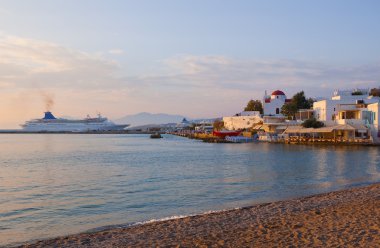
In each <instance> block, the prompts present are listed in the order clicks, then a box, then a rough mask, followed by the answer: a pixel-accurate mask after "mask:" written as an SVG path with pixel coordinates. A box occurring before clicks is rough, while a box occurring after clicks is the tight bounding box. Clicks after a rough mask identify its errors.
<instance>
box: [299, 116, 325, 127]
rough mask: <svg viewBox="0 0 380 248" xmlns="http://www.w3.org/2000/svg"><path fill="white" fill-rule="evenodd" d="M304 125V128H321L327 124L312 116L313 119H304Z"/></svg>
mask: <svg viewBox="0 0 380 248" xmlns="http://www.w3.org/2000/svg"><path fill="white" fill-rule="evenodd" d="M302 126H303V127H304V128H309V127H313V128H320V127H324V126H325V124H323V122H320V121H317V119H315V118H311V119H308V120H306V121H304V122H303V123H302Z"/></svg>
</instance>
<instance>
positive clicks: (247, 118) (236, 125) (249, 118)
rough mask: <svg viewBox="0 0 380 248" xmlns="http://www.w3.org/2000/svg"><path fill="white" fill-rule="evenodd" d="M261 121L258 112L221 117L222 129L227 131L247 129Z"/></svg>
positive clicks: (244, 112)
mask: <svg viewBox="0 0 380 248" xmlns="http://www.w3.org/2000/svg"><path fill="white" fill-rule="evenodd" d="M262 120H263V119H262V118H261V116H260V112H259V111H243V112H241V113H239V114H237V115H235V116H227V117H223V122H224V127H225V128H226V129H228V130H242V129H248V128H251V127H253V126H254V125H256V124H257V123H259V122H260V121H262Z"/></svg>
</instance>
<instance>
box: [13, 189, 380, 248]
mask: <svg viewBox="0 0 380 248" xmlns="http://www.w3.org/2000/svg"><path fill="white" fill-rule="evenodd" d="M21 247H380V184H374V185H370V186H366V187H359V188H352V189H348V190H343V191H337V192H331V193H326V194H320V195H315V196H310V197H304V198H300V199H294V200H288V201H280V202H274V203H267V204H259V205H255V206H251V207H245V208H242V209H235V210H229V211H223V212H217V213H210V214H204V215H198V216H192V217H185V218H181V219H174V220H167V221H159V222H153V223H148V224H144V225H138V226H133V227H129V228H116V229H111V230H106V231H100V232H95V233H82V234H76V235H70V236H65V237H59V238H54V239H50V240H42V241H38V242H36V243H31V244H24V245H22V246H21Z"/></svg>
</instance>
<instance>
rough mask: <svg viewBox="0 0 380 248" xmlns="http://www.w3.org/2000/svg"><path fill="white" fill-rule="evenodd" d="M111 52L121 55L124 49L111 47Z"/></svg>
mask: <svg viewBox="0 0 380 248" xmlns="http://www.w3.org/2000/svg"><path fill="white" fill-rule="evenodd" d="M108 53H109V54H115V55H120V54H123V53H124V50H123V49H111V50H109V51H108Z"/></svg>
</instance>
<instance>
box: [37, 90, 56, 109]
mask: <svg viewBox="0 0 380 248" xmlns="http://www.w3.org/2000/svg"><path fill="white" fill-rule="evenodd" d="M40 93H41V95H42V97H43V100H44V103H45V110H46V111H50V110H51V108H52V107H53V105H54V96H53V94H51V93H47V92H44V91H41V92H40Z"/></svg>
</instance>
